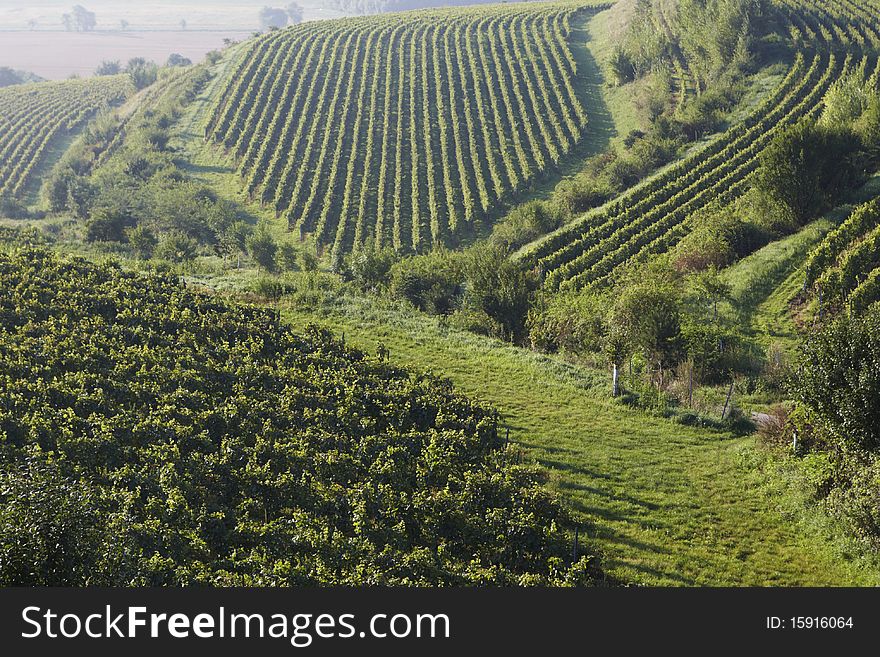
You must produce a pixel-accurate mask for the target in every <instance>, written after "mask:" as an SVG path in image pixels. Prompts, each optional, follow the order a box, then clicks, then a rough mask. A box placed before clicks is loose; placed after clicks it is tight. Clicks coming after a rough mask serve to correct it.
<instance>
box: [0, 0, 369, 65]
mask: <svg viewBox="0 0 880 657" xmlns="http://www.w3.org/2000/svg"><path fill="white" fill-rule="evenodd" d="M75 4H80V5H82V6H83V7H85V8H86V9H87V10H89V11H91V12H93V13H94V14H95V18H96V25H95V27H94V30H92V31H88V32H75V31H66V30H65V26H64V23H63V20H62V16H63V15H64V14H65V13H70V12H71V11H72V9H73V6H74V5H75ZM287 4H288V2H287V1H286V0H281V1H280V2H279V1H276V2H273V1H272V0H268V1H267V0H263V1H258V2H247V1H246V0H184V1H183V2H119V1H118V0H116V1H115V2H110V1H108V0H81V1H80V2H71V1H69V0H68V1H59V0H36V1H34V2H24V1H23V0H0V67H3V66H8V67H10V68H13V69H17V70H24V71H29V72H33V73H36V74H37V75H39V76H41V77H44V78H47V79H55V80H58V79H64V78H67V77H70V76H71V75H74V74H76V75H80V76H83V77H86V76H90V75H92V73H93V72H94V70H95V68H96V67H97V66H98V65H99V64H100V63H101V62H102V61H103V60H121V61H122V63H123V64H124V63H125V61H127V60H128V59H129V58H131V57H146V58H147V59H152V60H154V61H156V62H158V63H164V62H165V61H166V60H167V59H168V56H169V55H170V54H172V53H178V54H181V55H183V56H184V57H187V58H189V59H192V60H193V61H195V62H198V61H200V60H201V59H202V58H203V57H204V56H205V54H206V53H207V52H209V51H210V50H214V49H215V48H220V47H222V46H223V40H224V39H233V40H240V39H242V38H246V37H247V36H249V35H250V34H251V33H253V32H254V31H256V30H259V29H261V24H260V10H261V9H262V8H263V7H264V6H266V5H269V6H272V7H281V8H283V7H286V6H287ZM297 4H299V5H300V6H301V7H302V8H303V19H304V20H316V19H321V18H338V17H340V16H343V15H345V14H346V13H358V12H357V11H353V12H346V11H345V10H343V9H342V8H341V7H342V6H343V3H342V2H338V3H334V2H332V0H299V1H298V3H297ZM333 4H336V7H337V8H333ZM352 6H354V5H352ZM122 21H125V22H126V25H125V27H124V29H123V23H122ZM181 21H186V27H185V29H182V25H181Z"/></svg>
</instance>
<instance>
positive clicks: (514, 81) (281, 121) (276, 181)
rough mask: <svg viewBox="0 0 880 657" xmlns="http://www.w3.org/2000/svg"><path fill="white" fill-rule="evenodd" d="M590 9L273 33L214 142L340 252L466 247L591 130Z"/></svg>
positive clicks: (210, 129) (251, 187) (239, 82)
mask: <svg viewBox="0 0 880 657" xmlns="http://www.w3.org/2000/svg"><path fill="white" fill-rule="evenodd" d="M593 10H594V9H590V8H589V7H585V6H584V5H572V4H568V5H552V4H551V5H544V4H542V5H541V6H528V5H523V6H519V7H517V8H503V7H497V8H494V9H493V8H490V9H486V8H480V9H479V10H454V11H437V12H418V13H413V14H401V15H395V16H389V17H382V18H379V17H371V18H365V19H351V20H345V21H332V22H319V23H314V24H306V25H300V26H296V27H295V28H293V29H288V30H285V31H283V32H278V33H274V34H270V35H268V36H266V37H264V38H262V39H259V40H257V41H256V42H255V43H254V44H253V45H252V46H251V47H250V49H249V50H248V52H247V53H246V54H245V56H244V57H242V58H241V61H240V63H239V65H238V66H237V68H236V69H235V70H234V72H233V74H232V75H230V76H229V78H228V80H227V82H226V87H225V89H224V91H223V92H222V94H221V95H220V98H219V100H218V103H217V106H216V109H215V111H214V113H213V116H212V118H211V120H210V121H209V124H208V126H207V137H208V138H209V139H211V140H214V141H215V142H217V143H220V144H222V145H223V146H224V147H225V148H226V149H227V150H228V152H229V153H230V154H231V155H232V156H234V157H235V158H236V160H237V162H238V166H239V169H240V172H241V174H242V176H243V177H244V180H245V184H246V188H247V191H248V193H249V194H250V195H252V196H254V197H256V198H258V199H259V200H260V201H261V202H262V203H264V204H269V205H270V206H272V207H274V209H275V210H276V211H277V213H278V214H279V215H280V216H282V217H284V218H285V219H286V220H287V222H288V224H289V227H290V229H291V230H293V231H294V232H295V233H298V234H299V235H300V237H301V238H302V237H304V236H305V235H306V234H312V235H314V238H315V241H316V242H317V243H318V244H319V245H328V246H331V248H332V252H333V254H334V255H335V256H336V257H338V256H340V255H342V254H344V253H346V252H348V251H350V250H352V249H355V248H357V247H360V246H362V245H363V244H365V243H367V242H370V241H371V242H373V243H374V244H376V245H392V246H393V247H394V248H396V249H398V250H407V251H408V250H412V251H419V250H423V249H425V248H428V247H430V246H432V245H440V244H450V243H455V242H456V240H457V239H458V238H459V237H460V236H462V235H464V234H467V231H468V230H472V228H473V225H474V223H475V222H477V221H479V220H481V219H484V218H486V217H487V216H489V215H490V213H491V212H492V211H493V209H494V208H496V207H497V206H498V204H499V202H503V201H505V200H508V199H511V198H513V197H515V195H516V194H518V193H519V192H521V191H523V190H525V189H527V188H528V187H529V185H530V183H531V182H532V181H533V180H534V179H535V178H536V177H538V176H540V175H541V174H542V173H543V172H545V171H547V170H548V169H551V168H552V167H554V166H555V165H556V164H557V163H558V162H559V161H560V158H562V157H563V156H564V155H565V154H566V153H567V152H569V151H570V150H571V149H572V147H573V146H574V145H575V144H576V143H577V142H578V141H579V140H580V139H581V137H582V135H583V134H584V130H586V129H587V115H586V111H585V109H584V107H583V106H582V104H581V102H580V100H579V98H578V95H577V92H576V89H575V87H576V84H575V78H576V75H577V63H576V61H575V59H574V57H573V55H572V53H571V51H570V49H569V45H568V42H567V37H568V35H569V33H570V30H571V24H570V21H571V20H572V18H573V17H574V16H575V15H577V14H578V13H579V12H583V11H593Z"/></svg>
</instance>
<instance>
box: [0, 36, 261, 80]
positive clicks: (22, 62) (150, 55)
mask: <svg viewBox="0 0 880 657" xmlns="http://www.w3.org/2000/svg"><path fill="white" fill-rule="evenodd" d="M249 35H250V32H241V31H239V32H235V31H224V32H196V31H189V30H188V31H186V32H128V33H114V32H89V33H82V34H80V33H73V32H0V66H9V67H11V68H14V69H19V70H24V71H30V72H32V73H36V74H37V75H39V76H42V77H44V78H47V79H50V80H63V79H65V78H68V77H70V76H71V75H73V74H77V75H80V76H83V77H87V76H90V75H92V73H93V72H94V70H95V68H96V67H97V66H98V65H99V64H100V63H101V62H102V61H103V60H120V61H122V62H123V63H125V62H126V61H127V60H128V59H130V58H132V57H145V58H147V59H152V60H153V61H155V62H158V63H165V61H166V60H167V59H168V55H170V54H171V53H179V54H181V55H183V56H184V57H188V58H190V59H192V60H193V61H194V62H198V61H200V60H201V59H202V58H203V57H204V56H205V54H206V53H208V52H209V51H211V50H214V49H216V48H222V47H223V39H224V38H230V39H236V40H237V39H242V38H246V37H247V36H249Z"/></svg>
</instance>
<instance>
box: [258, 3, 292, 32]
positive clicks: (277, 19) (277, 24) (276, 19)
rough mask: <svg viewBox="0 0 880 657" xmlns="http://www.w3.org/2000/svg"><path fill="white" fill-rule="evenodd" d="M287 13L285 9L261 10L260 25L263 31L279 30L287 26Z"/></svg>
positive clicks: (266, 8)
mask: <svg viewBox="0 0 880 657" xmlns="http://www.w3.org/2000/svg"><path fill="white" fill-rule="evenodd" d="M287 18H288V17H287V12H286V11H285V10H284V9H277V8H274V7H263V8H262V9H261V10H260V25H261V26H262V27H263V29H272V28H275V29H278V28H282V27H284V26H285V25H287Z"/></svg>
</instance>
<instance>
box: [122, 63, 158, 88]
mask: <svg viewBox="0 0 880 657" xmlns="http://www.w3.org/2000/svg"><path fill="white" fill-rule="evenodd" d="M125 72H126V73H128V75H129V76H130V77H131V81H132V84H134V86H135V88H136V89H145V88H147V87H149V86H150V85H151V84H153V83H154V82H155V81H156V79H157V78H158V77H159V67H158V66H156V63H155V62H149V61H147V60H146V59H144V58H143V57H134V58H132V59H130V60H128V64H127V65H126V67H125Z"/></svg>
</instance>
